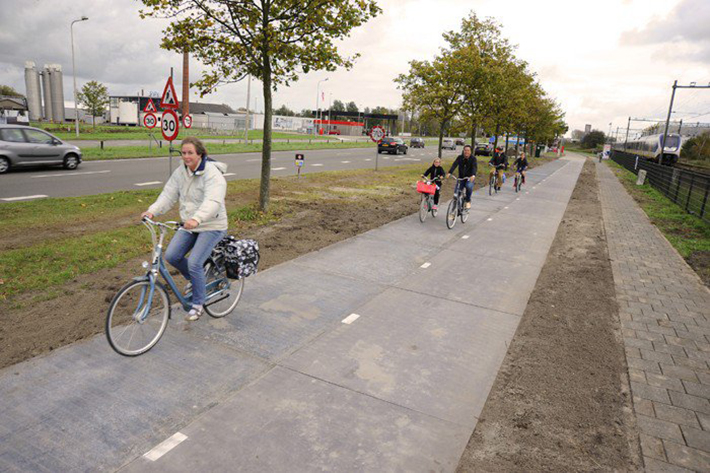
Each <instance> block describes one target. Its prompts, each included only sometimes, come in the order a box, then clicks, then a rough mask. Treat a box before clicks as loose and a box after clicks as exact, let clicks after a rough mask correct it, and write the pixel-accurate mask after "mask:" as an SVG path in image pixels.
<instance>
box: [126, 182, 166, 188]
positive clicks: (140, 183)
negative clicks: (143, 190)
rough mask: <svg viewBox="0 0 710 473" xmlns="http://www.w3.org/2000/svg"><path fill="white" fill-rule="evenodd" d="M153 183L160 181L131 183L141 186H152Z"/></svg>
mask: <svg viewBox="0 0 710 473" xmlns="http://www.w3.org/2000/svg"><path fill="white" fill-rule="evenodd" d="M155 184H162V181H150V182H138V183H136V184H133V185H134V186H138V187H143V186H152V185H155Z"/></svg>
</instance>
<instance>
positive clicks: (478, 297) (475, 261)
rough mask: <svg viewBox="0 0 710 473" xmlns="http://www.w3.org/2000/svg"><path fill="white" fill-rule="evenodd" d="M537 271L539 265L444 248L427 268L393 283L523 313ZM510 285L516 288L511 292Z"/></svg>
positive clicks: (467, 301)
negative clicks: (466, 253)
mask: <svg viewBox="0 0 710 473" xmlns="http://www.w3.org/2000/svg"><path fill="white" fill-rule="evenodd" d="M539 274H540V267H539V266H531V265H527V264H521V263H514V262H510V261H503V260H500V259H497V258H490V257H487V256H480V255H470V256H469V255H464V254H461V253H459V252H456V251H450V250H444V251H442V252H441V253H439V254H438V255H437V256H436V258H433V259H432V261H431V266H430V267H429V268H427V269H425V270H424V269H420V270H419V271H417V272H416V273H414V274H412V275H410V276H408V277H407V278H405V279H403V280H402V281H401V282H399V283H397V284H396V286H397V287H400V288H402V289H408V290H410V291H414V292H419V293H422V294H428V295H431V296H434V297H444V298H446V299H449V300H452V301H457V302H464V303H466V304H471V305H475V306H478V307H483V308H486V309H492V310H497V311H500V312H506V313H508V314H513V315H522V314H523V312H524V311H525V306H526V305H527V302H528V298H529V297H530V293H531V292H532V289H533V287H535V281H536V280H537V277H538V275H539ZM510 288H517V290H516V291H512V292H511V291H510Z"/></svg>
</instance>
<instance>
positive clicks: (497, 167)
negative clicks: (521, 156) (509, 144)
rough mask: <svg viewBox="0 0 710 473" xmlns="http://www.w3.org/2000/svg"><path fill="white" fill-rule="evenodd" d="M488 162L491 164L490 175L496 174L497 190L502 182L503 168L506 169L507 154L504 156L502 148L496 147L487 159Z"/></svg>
mask: <svg viewBox="0 0 710 473" xmlns="http://www.w3.org/2000/svg"><path fill="white" fill-rule="evenodd" d="M488 164H489V165H491V166H493V169H491V177H493V173H495V174H497V175H498V186H497V187H498V189H497V190H500V185H501V183H502V182H503V170H504V169H506V170H507V169H508V156H506V154H505V152H504V151H503V148H501V147H498V148H496V150H495V152H494V153H493V156H492V157H491V160H490V161H488Z"/></svg>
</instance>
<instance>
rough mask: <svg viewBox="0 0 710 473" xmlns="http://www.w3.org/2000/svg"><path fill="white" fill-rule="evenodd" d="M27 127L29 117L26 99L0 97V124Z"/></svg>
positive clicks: (7, 96)
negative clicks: (17, 124) (16, 124)
mask: <svg viewBox="0 0 710 473" xmlns="http://www.w3.org/2000/svg"><path fill="white" fill-rule="evenodd" d="M15 123H19V124H21V125H29V123H30V116H29V108H28V106H27V99H26V98H24V97H11V96H9V95H0V124H15Z"/></svg>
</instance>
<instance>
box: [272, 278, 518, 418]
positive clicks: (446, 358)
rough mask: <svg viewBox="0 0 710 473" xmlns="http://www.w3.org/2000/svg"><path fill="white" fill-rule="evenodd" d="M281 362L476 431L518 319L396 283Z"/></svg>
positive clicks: (316, 376) (314, 375)
mask: <svg viewBox="0 0 710 473" xmlns="http://www.w3.org/2000/svg"><path fill="white" fill-rule="evenodd" d="M357 313H358V314H359V315H360V318H358V319H357V320H356V321H355V322H353V323H352V324H351V325H345V324H342V325H341V326H340V327H339V328H338V329H336V330H334V331H332V332H329V333H328V334H326V335H324V336H323V337H321V338H319V339H318V340H317V341H316V342H315V343H313V344H310V345H308V346H307V347H304V348H303V349H301V350H299V351H298V352H297V353H295V354H294V355H293V356H291V357H289V359H288V360H285V361H284V365H285V366H288V367H290V368H293V369H295V370H297V371H299V372H303V373H306V374H308V375H311V376H313V377H315V378H319V379H323V380H325V381H328V382H331V383H333V384H337V385H338V386H343V387H347V388H349V389H352V390H353V391H357V392H361V393H365V394H368V395H370V396H374V397H376V398H378V399H383V400H386V401H388V402H392V403H394V404H397V405H399V406H403V407H407V408H410V409H413V410H416V411H419V412H423V413H425V414H429V415H432V416H434V417H437V418H440V419H444V420H448V421H450V422H454V423H458V424H460V425H465V426H467V427H469V428H470V429H471V430H473V428H474V427H475V425H476V419H477V417H478V415H479V414H480V412H481V410H482V409H483V405H484V403H485V401H486V398H487V397H488V392H489V391H490V388H491V386H492V385H493V381H494V380H495V373H497V372H498V368H499V366H500V364H501V362H502V361H503V358H504V357H505V353H506V351H507V350H508V343H509V342H510V340H511V339H512V338H513V335H514V333H515V329H516V327H517V325H518V321H519V318H518V317H516V316H513V315H508V314H501V313H499V312H493V311H489V310H486V309H481V308H478V307H472V306H470V305H466V304H459V303H456V302H451V301H447V300H443V299H441V298H437V297H432V296H428V295H422V294H416V293H412V292H410V291H404V290H401V289H395V288H391V289H388V290H386V291H385V292H383V293H382V294H380V295H379V296H378V297H376V298H374V299H373V300H372V301H371V302H369V303H368V304H366V305H365V306H363V307H361V308H359V309H358V310H357Z"/></svg>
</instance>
